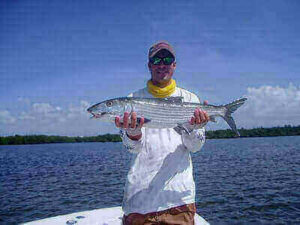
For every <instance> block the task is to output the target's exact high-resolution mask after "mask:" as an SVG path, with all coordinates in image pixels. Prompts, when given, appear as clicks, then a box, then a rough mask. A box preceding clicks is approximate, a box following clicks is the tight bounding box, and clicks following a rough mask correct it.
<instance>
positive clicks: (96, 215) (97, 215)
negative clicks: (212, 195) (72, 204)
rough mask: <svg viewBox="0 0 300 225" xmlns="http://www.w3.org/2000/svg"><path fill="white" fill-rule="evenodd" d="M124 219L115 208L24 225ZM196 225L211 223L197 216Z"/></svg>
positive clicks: (100, 224) (95, 224)
mask: <svg viewBox="0 0 300 225" xmlns="http://www.w3.org/2000/svg"><path fill="white" fill-rule="evenodd" d="M122 217H123V211H122V208H121V207H113V208H104V209H95V210H91V211H83V212H77V213H71V214H67V215H61V216H55V217H50V218H46V219H42V220H36V221H32V222H28V223H24V225H73V224H76V225H122ZM195 225H209V223H208V222H206V221H205V220H204V219H203V218H202V217H201V216H199V215H198V214H196V215H195Z"/></svg>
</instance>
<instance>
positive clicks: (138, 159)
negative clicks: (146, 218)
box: [121, 87, 205, 215]
mask: <svg viewBox="0 0 300 225" xmlns="http://www.w3.org/2000/svg"><path fill="white" fill-rule="evenodd" d="M129 96H131V97H145V98H152V97H153V96H152V95H151V94H150V93H149V92H148V91H147V88H144V89H140V90H139V91H137V92H134V93H131V94H130V95H129ZM176 96H182V97H183V101H185V102H194V103H199V102H200V100H199V98H198V97H197V96H196V95H195V94H193V93H191V92H189V91H187V90H185V89H182V88H179V87H176V90H175V92H174V93H173V94H172V95H171V97H176ZM121 134H122V135H121V137H122V140H123V144H124V146H125V147H126V148H127V149H128V150H129V151H130V152H131V153H134V154H133V155H132V160H131V165H130V170H129V172H128V175H127V180H126V185H125V192H124V198H123V211H124V213H125V215H128V214H130V213H141V214H145V213H149V212H157V211H162V210H166V209H168V208H172V207H176V206H180V205H184V204H190V203H194V202H195V183H194V179H193V167H192V161H191V156H190V152H196V151H199V150H200V149H201V147H202V146H203V144H204V142H205V130H204V128H200V129H195V130H193V131H192V132H191V133H190V134H187V133H185V132H183V133H182V135H179V134H178V133H177V132H176V131H175V130H174V129H173V128H166V129H154V128H145V127H142V138H141V139H140V140H138V141H134V140H131V139H129V138H128V136H127V135H126V133H125V132H121Z"/></svg>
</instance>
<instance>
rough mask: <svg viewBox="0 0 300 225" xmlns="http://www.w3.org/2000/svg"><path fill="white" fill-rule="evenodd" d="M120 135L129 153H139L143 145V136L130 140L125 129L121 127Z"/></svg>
mask: <svg viewBox="0 0 300 225" xmlns="http://www.w3.org/2000/svg"><path fill="white" fill-rule="evenodd" d="M120 136H121V139H122V142H123V145H124V147H125V148H126V149H127V150H128V151H129V152H131V153H135V154H137V153H139V152H140V151H141V149H142V146H143V136H144V135H142V138H141V139H140V140H137V141H136V140H131V139H130V138H129V137H128V136H127V134H126V131H125V130H123V129H121V130H120Z"/></svg>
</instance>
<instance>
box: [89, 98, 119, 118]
mask: <svg viewBox="0 0 300 225" xmlns="http://www.w3.org/2000/svg"><path fill="white" fill-rule="evenodd" d="M123 109H124V103H123V102H122V101H120V100H119V99H110V100H106V101H103V102H100V103H97V104H95V105H93V106H91V107H89V108H88V109H87V111H88V112H89V113H91V114H92V115H93V117H95V118H100V119H102V120H109V121H110V120H112V119H114V118H115V117H116V116H119V115H120V114H122V112H123V111H124V110H123Z"/></svg>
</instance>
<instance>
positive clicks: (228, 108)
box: [223, 98, 247, 136]
mask: <svg viewBox="0 0 300 225" xmlns="http://www.w3.org/2000/svg"><path fill="white" fill-rule="evenodd" d="M246 100H247V98H241V99H238V100H235V101H233V102H231V103H229V104H227V105H224V107H225V108H226V112H225V116H223V119H224V120H225V121H226V122H227V123H228V125H229V126H230V127H231V129H232V130H233V131H234V132H235V133H236V134H237V135H238V136H240V133H239V131H238V130H237V128H236V124H235V121H234V119H233V118H232V116H231V114H232V113H233V112H234V111H236V110H237V109H238V108H239V107H240V106H241V105H243V104H244V103H245V101H246Z"/></svg>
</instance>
